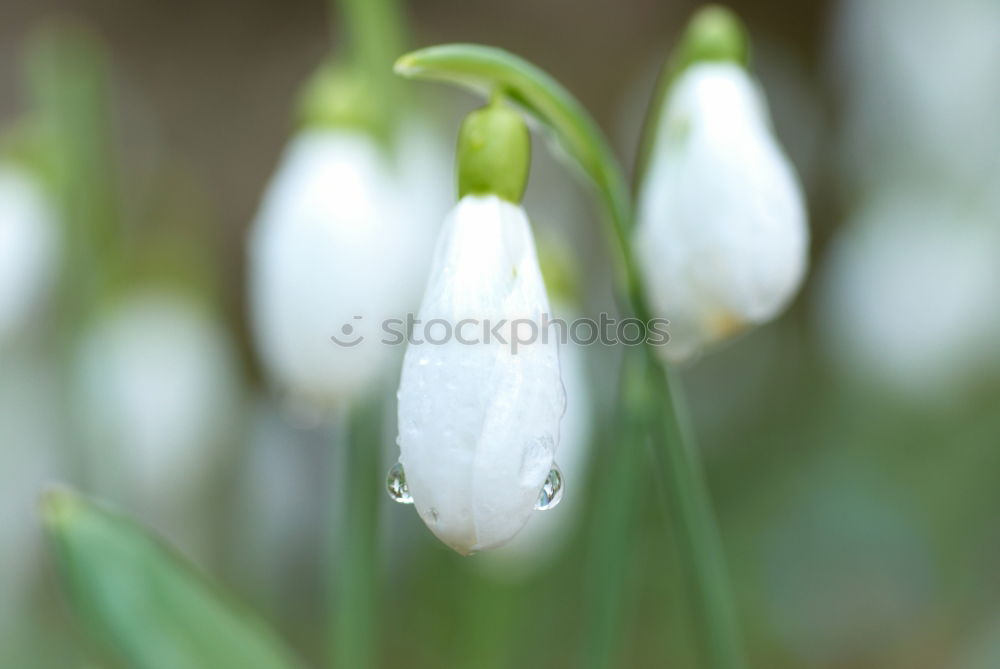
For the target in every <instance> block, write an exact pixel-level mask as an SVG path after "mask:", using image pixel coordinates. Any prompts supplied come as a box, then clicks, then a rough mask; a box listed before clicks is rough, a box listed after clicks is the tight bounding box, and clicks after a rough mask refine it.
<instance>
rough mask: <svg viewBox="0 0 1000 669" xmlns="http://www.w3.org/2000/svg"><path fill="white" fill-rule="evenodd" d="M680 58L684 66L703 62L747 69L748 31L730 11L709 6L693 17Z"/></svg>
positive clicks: (685, 33) (684, 38)
mask: <svg viewBox="0 0 1000 669" xmlns="http://www.w3.org/2000/svg"><path fill="white" fill-rule="evenodd" d="M680 57H681V61H682V65H683V66H688V65H691V64H693V63H696V62H703V61H723V62H733V63H738V64H740V65H744V66H745V65H746V64H747V63H748V61H749V57H750V47H749V39H748V38H747V31H746V28H745V27H744V26H743V22H742V21H740V19H739V17H738V16H736V14H735V13H734V12H733V11H731V10H730V9H727V8H726V7H722V6H720V5H706V6H705V7H702V8H701V9H699V10H698V11H697V12H696V13H695V15H694V16H693V17H691V21H690V23H688V27H687V30H685V32H684V37H683V39H682V42H681V46H680Z"/></svg>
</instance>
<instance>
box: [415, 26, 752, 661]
mask: <svg viewBox="0 0 1000 669" xmlns="http://www.w3.org/2000/svg"><path fill="white" fill-rule="evenodd" d="M396 72H397V73H398V74H400V75H402V76H405V77H409V78H414V79H427V80H436V81H446V82H450V83H453V84H458V85H461V86H465V87H467V88H471V89H473V90H476V91H478V92H480V93H481V94H483V95H485V96H488V95H490V93H491V92H492V91H493V90H494V89H498V88H499V89H500V90H502V91H503V92H504V94H505V95H506V96H507V98H508V99H510V100H512V101H514V102H516V103H518V104H520V105H521V106H522V107H523V108H524V109H525V110H526V111H527V112H528V113H529V114H531V115H532V116H534V117H535V118H536V119H537V120H539V121H540V122H541V123H542V124H543V125H545V126H547V127H548V128H549V129H551V130H552V131H553V133H554V135H555V137H556V138H557V139H558V140H559V141H560V142H561V144H562V145H563V148H564V149H565V150H566V152H567V153H568V154H569V155H570V156H571V157H573V158H574V159H575V160H576V162H577V163H578V164H579V166H580V168H581V169H582V170H583V172H584V173H585V174H586V175H587V176H588V177H589V178H590V179H591V181H592V182H593V184H594V186H595V188H596V190H597V193H598V195H599V196H600V199H601V201H602V203H603V204H604V206H605V208H606V210H607V213H608V222H609V237H610V239H611V242H612V245H613V247H614V248H615V249H616V250H617V252H618V256H619V260H620V269H621V271H620V272H619V275H618V281H619V291H620V292H621V293H622V294H623V295H624V297H625V299H626V301H625V303H624V305H623V306H624V310H625V311H628V312H630V313H631V315H634V316H635V317H636V318H638V319H639V320H641V321H642V322H644V323H648V322H649V320H650V314H651V312H650V310H649V308H648V305H647V302H646V299H645V293H644V290H643V287H642V282H641V281H640V277H639V270H638V264H637V263H636V261H635V258H634V256H633V252H632V245H631V232H632V227H633V225H634V213H633V210H632V202H631V197H630V195H629V189H628V183H627V181H626V179H625V174H624V171H623V170H622V168H621V166H620V164H619V162H618V160H617V158H616V157H615V155H614V152H613V151H612V150H611V146H610V144H609V143H608V141H607V140H606V139H605V138H604V135H603V134H602V133H601V131H600V128H599V127H598V126H597V124H596V123H595V122H594V120H593V119H592V118H591V117H590V115H589V114H588V113H587V112H586V110H585V109H584V108H583V106H582V105H581V104H580V103H579V102H578V101H577V100H576V99H575V98H574V97H573V96H572V95H571V94H570V93H569V92H568V91H567V90H566V89H565V88H564V87H563V86H562V85H561V84H559V83H558V82H557V81H556V80H555V79H553V78H552V77H550V76H549V75H548V74H546V73H545V72H543V71H542V70H540V69H538V68H537V67H535V66H534V65H532V64H531V63H528V62H527V61H525V60H523V59H521V58H518V57H517V56H514V55H513V54H510V53H508V52H506V51H503V50H501V49H495V48H490V47H483V46H478V45H474V44H449V45H443V46H436V47H430V48H427V49H422V50H420V51H415V52H413V53H410V54H407V55H405V56H403V57H401V58H400V59H399V60H397V61H396ZM644 351H645V358H646V360H645V363H646V367H647V373H648V378H649V383H650V387H651V389H652V390H653V391H654V392H655V395H654V397H655V398H656V401H655V402H652V403H651V404H650V405H649V406H648V411H646V415H645V416H644V418H643V420H642V423H643V424H644V425H645V426H646V427H647V429H649V430H650V438H651V441H652V444H653V447H654V451H655V453H656V454H657V457H656V462H657V464H658V465H659V467H660V469H661V470H662V474H663V479H664V480H665V481H667V482H668V485H667V494H668V497H669V502H670V509H671V513H672V516H673V520H674V523H675V527H676V531H677V533H678V535H679V541H678V545H679V547H680V550H681V551H682V552H683V556H682V559H683V561H684V563H685V564H686V565H688V567H689V568H690V570H691V574H692V575H693V578H692V579H691V582H690V583H691V588H692V594H693V597H694V599H695V600H696V601H697V607H696V608H697V611H698V612H699V614H700V621H701V625H699V629H701V630H702V640H703V643H704V646H705V657H706V660H707V661H708V662H709V664H710V666H712V667H713V668H715V669H738V668H740V667H743V666H745V662H744V660H743V650H742V642H741V640H740V633H739V626H738V624H737V617H736V614H735V606H734V604H733V600H732V595H731V592H730V587H729V579H728V576H727V572H726V566H725V559H724V556H723V553H722V544H721V540H720V539H719V532H718V528H717V526H716V523H715V517H714V514H713V512H712V507H711V501H710V499H709V496H708V491H707V488H706V485H705V481H704V475H703V473H702V470H701V465H700V463H699V461H698V459H697V457H696V454H695V451H694V449H693V448H692V447H691V446H689V445H687V444H686V443H685V436H686V435H685V434H684V431H683V430H682V429H681V426H682V425H684V422H682V420H681V418H680V416H681V414H680V411H679V408H678V406H677V403H676V402H675V391H674V390H673V389H672V385H673V386H676V383H673V384H672V383H671V381H670V380H669V378H668V376H667V372H666V370H665V369H664V368H663V367H662V366H661V364H660V362H659V361H658V360H657V358H656V353H655V351H654V350H653V349H652V347H650V346H647V347H646V348H645V349H644Z"/></svg>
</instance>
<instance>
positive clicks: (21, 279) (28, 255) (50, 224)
mask: <svg viewBox="0 0 1000 669" xmlns="http://www.w3.org/2000/svg"><path fill="white" fill-rule="evenodd" d="M57 230H58V228H57V215H56V212H55V209H54V207H53V205H52V203H51V202H50V201H49V200H48V198H47V197H46V194H45V193H44V192H43V191H42V189H41V187H40V186H39V185H38V183H37V181H36V180H35V179H34V178H32V177H31V176H30V175H29V174H27V173H26V172H24V171H23V170H21V169H19V168H17V167H14V166H13V165H10V164H0V340H3V339H6V338H8V337H10V336H12V335H13V334H15V333H16V332H17V331H18V330H20V329H21V328H22V327H23V326H24V324H25V322H26V321H28V320H29V318H30V317H31V315H32V311H33V310H34V309H36V308H37V306H38V303H39V302H40V301H41V300H42V299H43V298H44V297H45V294H46V292H47V290H48V288H49V287H50V286H51V283H52V280H53V278H54V275H55V271H56V264H57V256H58V249H57V247H58V231H57Z"/></svg>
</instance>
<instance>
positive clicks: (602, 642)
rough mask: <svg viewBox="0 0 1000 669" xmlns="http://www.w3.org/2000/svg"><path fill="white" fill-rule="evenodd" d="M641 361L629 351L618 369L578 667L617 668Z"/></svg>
mask: <svg viewBox="0 0 1000 669" xmlns="http://www.w3.org/2000/svg"><path fill="white" fill-rule="evenodd" d="M644 365H645V358H644V357H643V356H642V353H641V351H636V350H629V352H628V353H627V354H626V356H625V360H624V361H623V366H622V374H621V382H620V392H621V397H622V402H621V404H620V405H619V408H618V415H617V416H616V419H615V421H614V423H615V425H614V428H615V429H614V435H615V439H614V441H613V443H612V445H611V448H610V449H608V450H609V452H607V453H605V454H604V458H605V459H604V467H602V471H603V475H602V477H601V486H600V487H599V488H598V489H597V496H598V497H597V499H596V501H595V503H594V506H593V509H594V511H593V520H592V525H591V528H590V537H589V538H590V546H589V551H588V562H587V578H586V579H585V582H586V583H587V587H588V590H587V597H588V600H589V604H590V605H589V607H588V617H587V629H586V637H585V641H584V644H583V656H582V657H581V658H580V666H582V667H584V668H585V669H610V668H611V667H614V666H616V662H615V656H616V654H617V652H618V651H619V649H620V646H621V644H620V642H619V638H620V636H621V632H622V630H623V629H624V628H625V622H624V621H623V620H622V617H623V616H622V612H623V610H624V609H625V604H626V597H625V592H626V590H627V578H628V573H629V562H628V560H629V557H630V556H631V550H632V548H633V546H634V545H633V541H634V531H633V530H634V527H633V526H634V522H635V506H636V500H637V499H638V497H639V495H638V490H637V487H638V486H637V485H636V482H637V480H638V479H639V475H640V471H641V469H640V464H641V461H642V458H641V454H642V452H643V450H644V449H643V446H644V444H645V442H646V438H645V433H644V431H643V430H642V425H643V421H644V419H643V416H644V415H645V411H646V409H645V406H644V405H643V404H644V402H643V398H644V396H645V387H646V383H645V371H644V370H645V367H644Z"/></svg>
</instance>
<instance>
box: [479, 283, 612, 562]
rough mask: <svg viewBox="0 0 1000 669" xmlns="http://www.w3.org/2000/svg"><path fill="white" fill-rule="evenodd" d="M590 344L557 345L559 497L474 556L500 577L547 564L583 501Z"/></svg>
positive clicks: (563, 314)
mask: <svg viewBox="0 0 1000 669" xmlns="http://www.w3.org/2000/svg"><path fill="white" fill-rule="evenodd" d="M553 309H554V310H555V313H556V315H557V317H559V318H562V319H563V320H565V321H566V322H567V323H570V322H573V318H574V317H573V316H571V315H570V314H571V313H572V310H571V309H570V308H569V307H565V308H560V307H559V305H558V304H555V300H554V306H553ZM588 350H589V349H588V347H586V346H584V345H582V344H576V343H573V342H570V343H569V345H567V346H560V347H559V367H560V370H561V372H562V380H563V386H564V387H565V389H566V413H565V414H564V415H563V418H562V422H561V423H560V424H559V455H558V458H557V463H558V465H559V470H560V471H561V472H562V478H563V487H564V489H563V497H562V501H561V502H560V503H559V505H558V506H557V507H555V508H554V509H549V510H547V511H545V512H544V513H536V514H534V515H533V516H531V519H530V520H529V521H528V524H527V525H525V527H524V529H523V530H521V532H519V533H518V534H517V536H515V537H514V538H513V539H511V540H510V542H508V543H507V544H506V545H504V546H501V547H500V548H498V549H496V550H493V551H490V552H489V553H488V554H487V555H484V556H483V559H480V560H478V561H477V564H478V565H480V566H481V567H482V568H483V569H484V570H486V571H488V572H489V573H490V574H491V575H493V576H495V577H497V578H498V579H502V580H518V579H523V578H528V577H530V576H531V575H532V574H534V573H536V572H537V571H538V570H539V569H541V568H543V567H545V565H547V564H548V563H549V562H550V561H551V560H552V558H553V557H554V556H555V555H556V554H557V553H558V551H559V549H560V548H561V547H563V546H564V545H565V544H566V541H567V539H568V537H569V534H570V533H571V532H572V530H573V529H574V527H575V526H576V523H577V521H578V520H579V518H580V513H581V510H582V507H583V505H584V502H585V499H586V496H585V490H586V488H585V482H586V480H587V469H588V466H589V464H590V455H591V452H592V449H591V445H592V442H591V436H592V428H593V421H592V418H593V413H594V405H593V398H592V396H593V393H592V392H591V386H590V384H591V381H590V378H588V374H587V371H588V370H587V351H588Z"/></svg>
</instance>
